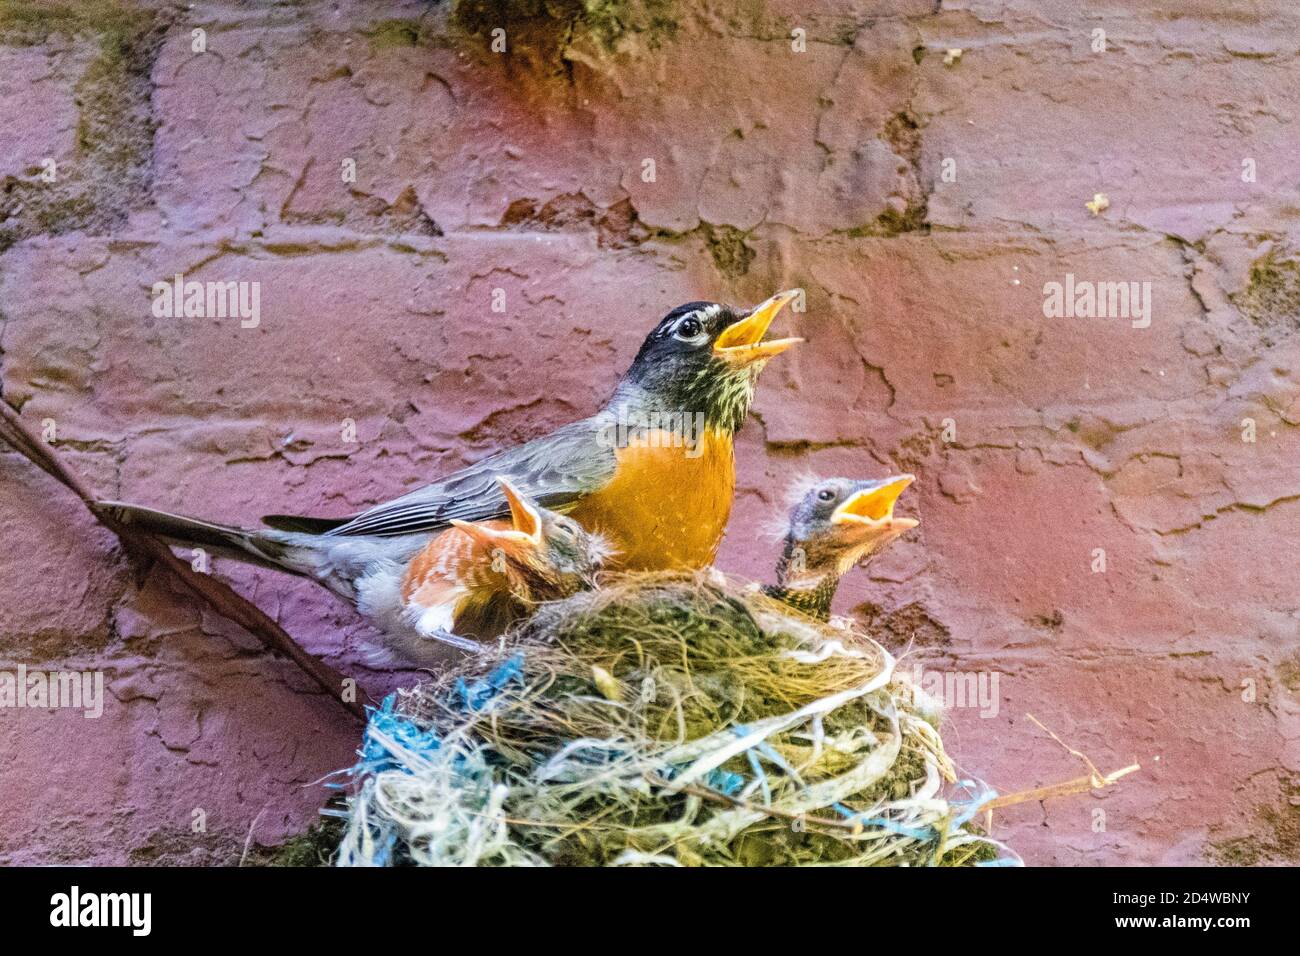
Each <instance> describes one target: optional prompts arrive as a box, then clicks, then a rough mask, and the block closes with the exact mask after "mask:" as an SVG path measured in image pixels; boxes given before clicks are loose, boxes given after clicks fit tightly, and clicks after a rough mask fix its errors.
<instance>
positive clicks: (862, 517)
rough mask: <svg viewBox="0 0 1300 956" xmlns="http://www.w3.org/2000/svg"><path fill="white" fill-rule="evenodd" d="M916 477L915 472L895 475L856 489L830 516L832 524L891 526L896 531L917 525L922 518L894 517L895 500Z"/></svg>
mask: <svg viewBox="0 0 1300 956" xmlns="http://www.w3.org/2000/svg"><path fill="white" fill-rule="evenodd" d="M915 480H916V478H915V477H914V476H912V475H896V476H895V477H893V478H886V479H885V480H884V481H881V482H875V483H873V484H871V485H870V486H868V487H866V488H863V489H862V490H861V491H857V492H854V493H853V495H851V496H850V497H849V499H848V500H847V501H845V502H844V503H843V504H842V505H840V506H839V507H838V508H836V509H835V513H834V514H833V515H831V522H832V523H833V524H856V525H864V526H868V527H879V526H882V525H888V526H889V527H890V528H892V529H894V530H896V531H907V530H908V529H910V528H915V527H916V526H917V525H918V524H920V522H919V521H917V520H916V519H915V518H895V517H894V503H895V502H896V501H898V496H899V495H901V494H902V493H903V490H904V489H905V488H907V486H908V485H910V484H911V483H912V482H914V481H915Z"/></svg>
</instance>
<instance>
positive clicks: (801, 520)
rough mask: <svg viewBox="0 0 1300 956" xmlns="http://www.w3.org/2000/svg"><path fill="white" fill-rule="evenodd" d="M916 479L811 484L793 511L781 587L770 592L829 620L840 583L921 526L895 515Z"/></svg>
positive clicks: (779, 570)
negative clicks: (905, 491) (859, 565)
mask: <svg viewBox="0 0 1300 956" xmlns="http://www.w3.org/2000/svg"><path fill="white" fill-rule="evenodd" d="M913 480H914V479H913V477H912V476H911V475H895V476H894V477H892V478H884V479H881V480H880V481H857V480H854V479H852V478H825V479H822V480H820V481H817V482H815V483H813V484H811V485H810V486H808V488H807V490H806V491H805V492H804V493H803V494H802V495H801V496H800V498H799V500H798V501H797V502H796V504H795V506H794V508H793V509H792V510H791V512H790V525H789V529H788V530H787V533H786V539H785V551H784V552H783V553H782V555H781V560H780V562H779V563H778V565H777V569H776V578H777V586H776V587H775V588H769V589H768V593H769V594H772V595H773V596H775V597H779V598H781V599H783V600H785V601H787V602H788V603H791V604H793V605H795V606H796V607H799V608H800V609H801V610H804V611H807V612H808V613H811V614H813V615H814V616H817V617H822V618H824V617H826V616H828V615H829V614H830V605H831V598H833V597H834V596H835V588H836V586H837V585H838V583H839V579H840V578H841V577H842V576H843V575H844V574H846V573H847V572H848V571H849V569H850V568H852V567H853V566H854V565H855V564H857V563H858V562H860V561H862V560H864V559H865V558H868V557H870V556H871V555H872V554H875V553H876V552H877V551H879V550H880V549H881V548H883V547H885V546H886V545H887V544H889V542H891V541H893V540H894V539H895V538H897V537H898V536H899V535H900V534H902V533H903V532H904V531H907V530H909V529H911V528H915V527H916V526H917V524H918V523H919V522H917V520H916V519H915V518H895V517H894V502H895V501H897V500H898V496H899V495H901V494H902V493H903V489H905V488H906V487H907V486H908V485H910V484H911V483H912V481H913Z"/></svg>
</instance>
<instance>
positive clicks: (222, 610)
mask: <svg viewBox="0 0 1300 956" xmlns="http://www.w3.org/2000/svg"><path fill="white" fill-rule="evenodd" d="M0 438H3V439H4V440H5V441H6V442H8V443H9V444H10V445H12V446H13V447H14V448H15V449H17V450H18V451H19V452H21V453H22V454H23V455H24V456H26V457H27V458H28V459H29V460H30V461H31V462H32V464H34V465H36V466H37V467H38V468H40V469H41V470H42V471H44V472H45V473H46V474H48V475H51V476H53V477H54V478H56V479H57V480H58V481H59V482H61V483H62V484H63V485H64V486H65V487H67V488H68V489H69V490H70V491H72V493H73V494H75V495H76V496H77V497H78V498H79V499H81V503H82V504H84V505H85V506H86V509H87V510H88V511H89V512H90V513H91V514H92V515H94V516H95V520H97V521H98V522H99V523H100V524H102V525H104V526H105V527H106V528H108V529H109V530H110V531H112V532H113V533H114V534H115V535H117V537H118V539H119V540H121V542H122V544H123V546H124V547H125V548H126V549H127V551H129V552H131V553H132V554H133V555H135V556H137V557H139V556H147V557H149V558H152V559H153V560H155V561H157V562H158V563H159V564H161V565H162V566H163V567H164V568H166V569H167V570H168V571H169V572H171V575H172V578H173V579H174V580H175V581H176V583H177V584H179V585H180V586H181V588H182V589H184V590H185V591H187V592H188V593H189V594H191V595H193V596H194V597H197V598H198V599H199V600H201V601H203V602H204V603H205V604H207V605H208V607H210V608H211V609H212V610H213V611H215V612H216V613H218V614H220V615H221V616H222V617H225V618H227V619H228V620H231V621H234V622H235V623H236V624H238V625H239V626H240V627H242V628H243V629H244V630H246V631H248V632H249V633H250V634H253V635H255V636H257V637H259V638H261V639H262V642H263V644H265V645H266V646H267V647H268V648H271V649H272V650H276V651H279V652H280V653H282V654H284V655H285V656H286V657H288V658H289V659H290V660H292V661H293V662H294V663H295V664H297V665H298V666H299V667H300V668H301V669H302V670H303V672H304V673H305V674H307V676H309V677H310V678H311V679H312V680H314V681H315V682H316V683H317V684H318V685H319V686H320V687H321V689H322V690H324V691H325V693H326V694H327V695H328V696H330V697H333V698H334V699H335V700H337V701H338V702H339V703H340V704H342V705H343V706H344V707H345V708H347V710H348V711H349V712H350V713H351V714H352V715H353V716H355V717H357V718H359V719H360V720H365V708H364V706H363V705H362V704H361V702H360V701H355V700H353V701H349V700H346V699H344V697H343V695H342V690H343V681H344V677H343V675H342V674H340V673H339V672H338V671H337V670H335V669H334V668H333V667H330V666H329V665H328V664H326V663H325V662H324V661H322V660H320V659H319V658H317V657H315V656H313V655H312V654H309V653H307V651H305V650H303V648H302V646H301V645H300V644H299V643H298V642H297V641H295V640H294V639H293V638H292V637H290V636H289V633H288V632H287V631H286V630H285V629H284V628H283V627H281V626H280V625H279V624H278V623H277V622H276V621H275V620H273V619H272V618H271V617H269V616H268V615H267V614H266V613H265V612H264V611H262V609H261V608H259V607H257V606H256V605H255V604H252V603H250V602H249V601H247V600H245V599H244V598H243V597H241V596H240V595H239V594H238V593H236V592H235V591H234V589H232V588H231V587H230V586H229V585H227V584H225V583H224V582H222V581H219V580H217V579H216V578H214V577H212V576H210V575H207V574H200V573H198V572H197V571H195V570H193V569H192V568H191V567H190V566H189V565H188V564H186V563H185V562H184V561H182V560H181V559H180V558H178V557H176V555H175V554H173V553H172V550H171V548H170V547H168V546H167V544H166V543H165V542H163V541H162V540H161V539H159V538H155V537H154V536H153V535H150V534H146V533H144V532H141V531H140V530H138V529H136V528H131V527H128V526H126V525H123V524H120V523H118V522H116V521H114V520H113V519H112V518H110V517H109V516H107V515H105V514H103V513H102V512H101V511H100V510H99V509H98V508H97V507H96V505H97V501H96V499H95V496H94V495H92V494H91V493H90V491H89V490H88V489H87V488H86V486H85V485H83V484H82V483H81V481H80V479H78V478H77V476H76V475H75V474H73V473H72V472H71V471H70V470H69V469H68V468H67V467H66V466H65V465H64V464H63V462H62V461H61V460H60V459H59V457H58V456H57V455H56V454H55V453H54V449H52V448H51V447H50V446H49V445H48V444H47V443H46V442H43V441H41V440H40V439H39V438H37V437H36V436H35V435H34V434H32V432H31V430H30V429H29V428H28V427H27V425H26V424H25V423H24V422H23V420H22V419H21V418H20V417H19V416H18V413H17V412H16V411H14V410H13V408H12V407H10V405H9V404H8V403H7V402H5V401H0Z"/></svg>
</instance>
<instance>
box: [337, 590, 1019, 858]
mask: <svg viewBox="0 0 1300 956" xmlns="http://www.w3.org/2000/svg"><path fill="white" fill-rule="evenodd" d="M938 720H939V715H938V710H937V707H936V705H935V704H934V702H933V701H931V700H930V699H929V698H928V697H927V696H926V695H924V694H923V693H922V692H921V691H920V690H919V689H917V688H914V687H913V686H912V685H911V684H909V683H908V682H907V681H906V680H905V679H903V678H902V677H901V675H899V676H896V675H895V674H894V658H893V657H892V656H891V655H890V654H889V653H888V652H887V651H886V650H885V649H884V648H883V647H881V646H880V645H879V644H877V643H875V642H874V641H872V640H870V639H869V638H866V637H865V636H863V635H860V634H854V633H850V632H848V631H844V630H840V629H838V628H835V627H831V626H827V625H823V624H819V623H817V622H814V621H812V620H810V619H809V618H806V617H804V616H803V615H801V614H798V613H797V612H794V611H791V610H790V609H789V608H788V607H786V606H785V605H782V604H780V603H778V602H776V601H773V600H771V599H769V598H767V597H765V596H763V595H762V594H760V593H759V592H757V591H754V590H752V589H746V588H744V587H742V586H740V585H739V584H737V583H735V582H732V581H729V580H727V579H725V578H723V577H722V576H721V575H719V574H717V573H716V572H713V573H708V574H701V575H695V576H681V575H663V574H655V575H629V576H626V577H624V578H621V579H619V580H618V581H616V582H614V583H613V584H611V585H610V586H608V587H604V588H602V589H600V590H598V591H593V592H587V593H583V594H579V595H576V596H575V597H572V598H570V599H568V600H566V601H561V602H557V603H555V604H551V605H547V606H545V607H543V608H542V609H541V610H540V612H539V613H538V614H537V615H535V616H534V617H533V618H532V620H530V621H529V622H527V623H526V624H524V625H523V626H522V627H521V628H520V629H519V630H517V631H516V632H514V633H512V634H511V635H509V636H508V638H507V639H506V640H503V641H502V642H501V644H500V645H499V646H498V647H497V648H496V649H492V650H489V651H487V652H486V653H485V654H483V655H481V656H479V657H476V658H473V659H471V660H469V661H468V662H466V663H465V664H464V665H463V666H462V667H460V668H458V669H457V670H456V671H455V672H454V673H451V674H448V675H444V676H442V677H439V678H436V679H434V680H432V681H430V682H428V683H426V684H423V685H421V686H419V687H417V688H415V689H413V690H410V691H402V692H399V694H397V695H393V696H390V697H389V698H388V699H387V700H385V702H384V704H383V706H382V707H381V708H380V709H379V710H377V711H375V712H373V713H372V715H371V719H370V723H369V726H368V727H367V730H366V737H365V741H364V744H363V747H362V750H361V759H360V761H359V763H358V764H357V765H356V766H355V767H354V768H353V769H352V770H351V771H350V774H351V777H352V781H351V784H350V786H349V791H350V796H349V797H348V810H347V813H346V817H347V828H346V832H345V834H344V837H343V840H342V844H341V846H340V851H339V863H340V864H342V865H393V864H398V865H400V864H418V865H435V866H438V865H629V864H651V865H735V866H759V865H776V866H788V865H942V866H959V865H970V864H978V863H993V862H1015V861H1016V859H1017V858H1015V856H1014V854H1012V853H1011V852H1010V851H1008V850H1006V848H1005V847H1003V846H1002V845H1001V844H999V843H997V842H996V841H993V840H991V839H989V838H987V837H985V836H983V835H981V834H980V833H979V832H978V830H976V829H975V828H974V827H973V826H972V824H971V820H972V819H973V817H974V816H975V814H976V813H977V812H978V811H979V810H980V808H981V807H982V806H983V805H984V804H985V803H986V802H987V801H988V800H990V799H991V798H992V797H993V796H994V795H993V793H992V792H991V791H989V790H988V789H987V788H984V787H982V786H980V785H977V784H975V783H973V782H971V781H958V779H957V775H956V773H955V771H954V767H953V764H952V762H951V761H950V760H949V758H948V756H947V755H946V754H945V753H944V749H943V743H942V741H941V740H940V737H939V733H938V730H937V724H938Z"/></svg>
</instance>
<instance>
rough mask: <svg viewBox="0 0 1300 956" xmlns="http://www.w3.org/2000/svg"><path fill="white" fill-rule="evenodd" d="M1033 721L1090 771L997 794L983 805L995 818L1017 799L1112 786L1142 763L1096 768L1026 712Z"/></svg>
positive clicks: (1046, 796)
mask: <svg viewBox="0 0 1300 956" xmlns="http://www.w3.org/2000/svg"><path fill="white" fill-rule="evenodd" d="M1025 716H1026V717H1028V718H1029V719H1030V720H1031V721H1033V722H1034V724H1035V725H1036V726H1037V727H1038V729H1039V730H1041V731H1042V732H1043V733H1045V734H1047V736H1049V737H1051V738H1052V739H1053V740H1055V741H1056V742H1057V743H1058V744H1060V745H1061V746H1062V747H1063V748H1065V750H1067V751H1068V752H1069V753H1070V754H1071V755H1072V756H1075V757H1078V758H1079V759H1080V760H1081V761H1083V763H1084V764H1085V765H1086V766H1087V768H1088V774H1087V775H1086V776H1083V777H1075V778H1074V779H1073V780H1066V781H1065V782H1064V783H1052V784H1048V785H1047V786H1045V787H1035V788H1034V789H1032V790H1021V791H1019V792H1018V793H1008V794H1006V795H1004V796H1001V797H995V798H994V799H992V800H990V801H989V802H988V803H986V804H985V805H984V807H983V809H984V810H985V811H987V812H988V813H989V819H990V820H992V813H993V811H994V810H997V809H998V808H999V807H1011V806H1015V805H1016V804H1017V803H1027V802H1028V801H1030V800H1047V799H1050V798H1051V797H1068V796H1072V795H1074V794H1076V793H1087V792H1088V791H1089V790H1101V789H1102V788H1104V787H1109V786H1110V785H1111V784H1113V783H1114V782H1115V781H1117V780H1119V779H1120V778H1121V777H1127V776H1128V775H1129V774H1131V773H1136V772H1137V771H1139V770H1141V769H1142V767H1141V765H1139V764H1130V765H1129V766H1127V767H1124V768H1122V769H1120V770H1116V771H1115V772H1113V773H1105V774H1104V773H1102V772H1101V771H1100V770H1098V769H1097V765H1096V764H1095V763H1093V762H1092V761H1091V760H1089V759H1088V755H1087V754H1084V753H1081V752H1080V751H1078V750H1075V749H1074V748H1073V747H1071V746H1070V745H1069V744H1067V743H1066V742H1065V741H1064V740H1062V739H1061V738H1060V737H1058V736H1056V734H1054V733H1053V732H1052V731H1051V730H1049V729H1048V728H1047V727H1046V726H1044V724H1043V722H1042V721H1041V720H1039V719H1038V718H1037V717H1035V716H1034V715H1033V714H1025Z"/></svg>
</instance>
